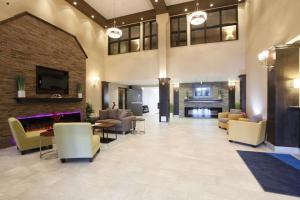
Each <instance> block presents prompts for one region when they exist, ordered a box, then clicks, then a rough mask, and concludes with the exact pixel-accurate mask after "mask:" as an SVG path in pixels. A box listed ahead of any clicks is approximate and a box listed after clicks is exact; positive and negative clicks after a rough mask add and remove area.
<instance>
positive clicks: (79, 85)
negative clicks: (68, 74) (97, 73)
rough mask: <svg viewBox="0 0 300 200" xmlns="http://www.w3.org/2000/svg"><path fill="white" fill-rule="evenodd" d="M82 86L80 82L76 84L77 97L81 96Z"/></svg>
mask: <svg viewBox="0 0 300 200" xmlns="http://www.w3.org/2000/svg"><path fill="white" fill-rule="evenodd" d="M82 91H83V86H82V83H78V84H77V96H78V98H82Z"/></svg>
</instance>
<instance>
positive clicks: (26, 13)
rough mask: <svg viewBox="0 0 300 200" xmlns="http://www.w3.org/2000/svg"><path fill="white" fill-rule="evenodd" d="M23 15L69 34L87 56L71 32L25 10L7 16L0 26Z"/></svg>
mask: <svg viewBox="0 0 300 200" xmlns="http://www.w3.org/2000/svg"><path fill="white" fill-rule="evenodd" d="M24 16H30V17H33V18H35V19H37V20H39V21H41V22H43V23H45V24H47V25H49V26H51V27H53V28H55V29H56V30H59V31H61V32H63V33H65V34H68V35H69V36H71V37H73V38H74V39H75V42H76V43H77V44H78V46H79V48H80V49H81V51H82V52H83V54H84V55H85V57H86V58H88V56H87V54H86V52H85V51H84V49H83V47H82V46H81V44H80V42H79V41H78V39H77V37H76V36H75V35H73V34H71V33H69V32H67V31H65V30H63V29H62V28H59V27H57V26H55V25H53V24H51V23H49V22H47V21H45V20H43V19H42V18H39V17H37V16H35V15H33V14H31V13H29V12H27V11H25V12H21V13H19V14H16V15H14V16H12V17H10V18H8V19H5V20H2V21H0V26H1V25H4V24H6V23H9V22H11V21H14V20H16V19H18V18H21V17H24Z"/></svg>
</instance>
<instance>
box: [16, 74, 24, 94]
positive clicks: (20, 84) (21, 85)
mask: <svg viewBox="0 0 300 200" xmlns="http://www.w3.org/2000/svg"><path fill="white" fill-rule="evenodd" d="M16 81H17V86H18V98H24V97H26V93H25V77H24V76H21V75H18V76H17V77H16Z"/></svg>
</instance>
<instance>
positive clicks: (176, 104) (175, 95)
mask: <svg viewBox="0 0 300 200" xmlns="http://www.w3.org/2000/svg"><path fill="white" fill-rule="evenodd" d="M173 98H174V99H173V102H174V109H173V115H179V89H178V88H175V89H174V91H173Z"/></svg>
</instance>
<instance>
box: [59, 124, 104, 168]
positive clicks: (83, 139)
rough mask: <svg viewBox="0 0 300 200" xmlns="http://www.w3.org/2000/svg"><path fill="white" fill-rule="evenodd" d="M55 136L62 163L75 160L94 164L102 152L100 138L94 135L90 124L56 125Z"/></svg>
mask: <svg viewBox="0 0 300 200" xmlns="http://www.w3.org/2000/svg"><path fill="white" fill-rule="evenodd" d="M54 135H55V142H56V145H57V150H58V157H59V158H60V160H61V162H65V161H66V160H67V159H75V158H87V159H89V161H90V162H92V161H93V159H94V156H95V155H96V154H97V153H98V152H99V151H100V137H99V135H93V130H92V126H91V124H90V123H56V124H54Z"/></svg>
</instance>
